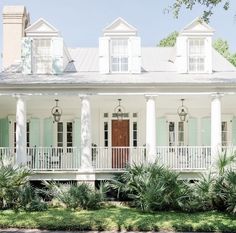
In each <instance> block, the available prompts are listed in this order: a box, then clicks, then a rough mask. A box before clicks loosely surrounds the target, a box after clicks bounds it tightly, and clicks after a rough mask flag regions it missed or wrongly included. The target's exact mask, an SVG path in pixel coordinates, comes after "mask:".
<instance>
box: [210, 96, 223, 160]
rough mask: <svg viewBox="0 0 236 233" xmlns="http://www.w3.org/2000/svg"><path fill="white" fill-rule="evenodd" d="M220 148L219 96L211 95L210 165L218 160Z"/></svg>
mask: <svg viewBox="0 0 236 233" xmlns="http://www.w3.org/2000/svg"><path fill="white" fill-rule="evenodd" d="M220 148H221V95H220V94H218V93H216V94H213V95H212V100H211V157H212V163H215V161H216V160H217V159H218V154H219V152H220Z"/></svg>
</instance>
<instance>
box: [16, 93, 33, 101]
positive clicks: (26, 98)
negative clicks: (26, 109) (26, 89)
mask: <svg viewBox="0 0 236 233" xmlns="http://www.w3.org/2000/svg"><path fill="white" fill-rule="evenodd" d="M12 97H13V98H15V99H16V100H19V99H21V100H24V101H26V100H28V99H29V96H28V95H26V94H14V95H12Z"/></svg>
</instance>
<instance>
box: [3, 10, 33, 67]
mask: <svg viewBox="0 0 236 233" xmlns="http://www.w3.org/2000/svg"><path fill="white" fill-rule="evenodd" d="M28 25H29V15H28V14H27V11H26V8H25V7H24V6H5V7H4V8H3V54H2V55H3V58H2V64H3V70H6V69H7V68H8V67H10V66H11V65H12V64H14V63H17V62H19V61H20V60H21V39H22V37H23V36H24V35H25V33H24V30H25V28H26V27H27V26H28Z"/></svg>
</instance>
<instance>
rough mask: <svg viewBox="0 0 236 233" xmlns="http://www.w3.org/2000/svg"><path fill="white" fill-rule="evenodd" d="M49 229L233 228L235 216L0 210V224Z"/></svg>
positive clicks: (110, 210)
mask: <svg viewBox="0 0 236 233" xmlns="http://www.w3.org/2000/svg"><path fill="white" fill-rule="evenodd" d="M10 227H13V228H15V227H16V228H40V229H48V230H49V229H50V230H128V231H131V230H140V231H147V230H156V231H158V230H176V231H221V232H236V217H235V216H232V215H227V214H224V213H218V212H202V213H178V212H156V213H154V214H147V213H142V212H140V211H137V210H135V209H130V208H128V207H111V208H104V209H101V210H97V211H70V210H65V209H54V208H51V209H49V210H48V211H44V212H31V213H29V212H18V213H15V212H14V211H10V210H6V211H0V228H10Z"/></svg>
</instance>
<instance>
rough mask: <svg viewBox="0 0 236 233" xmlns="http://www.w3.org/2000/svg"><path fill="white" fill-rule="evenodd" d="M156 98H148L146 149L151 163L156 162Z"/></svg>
mask: <svg viewBox="0 0 236 233" xmlns="http://www.w3.org/2000/svg"><path fill="white" fill-rule="evenodd" d="M155 105H156V104H155V96H146V148H147V159H148V162H149V163H153V162H155V160H156V106H155Z"/></svg>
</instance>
